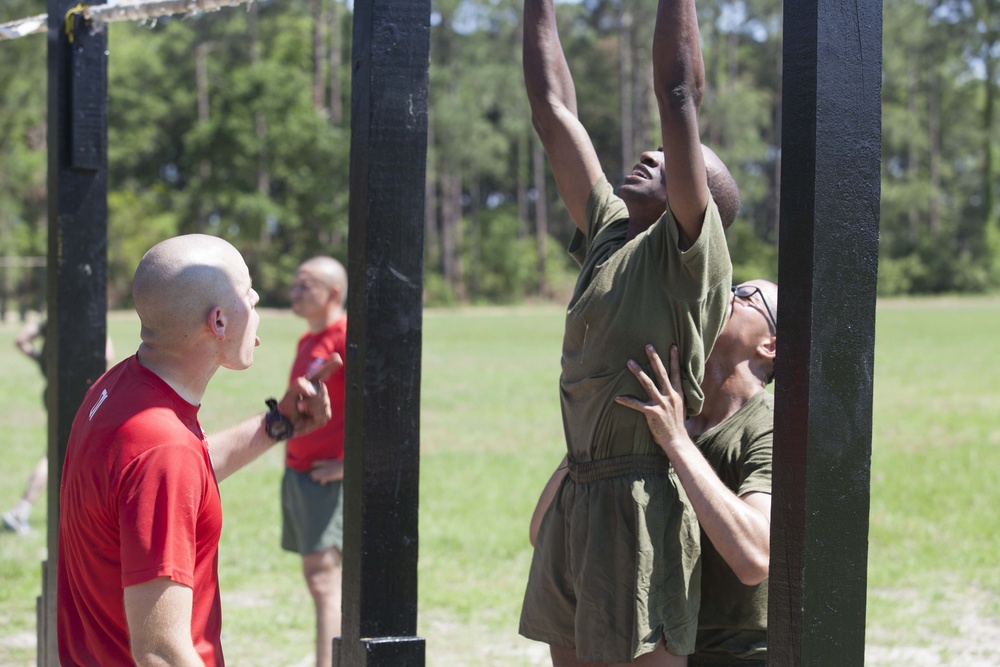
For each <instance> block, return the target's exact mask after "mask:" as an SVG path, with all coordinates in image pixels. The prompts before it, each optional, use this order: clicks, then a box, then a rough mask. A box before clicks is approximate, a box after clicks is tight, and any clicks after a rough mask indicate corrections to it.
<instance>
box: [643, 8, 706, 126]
mask: <svg viewBox="0 0 1000 667" xmlns="http://www.w3.org/2000/svg"><path fill="white" fill-rule="evenodd" d="M653 84H654V91H655V94H656V99H657V101H658V102H659V103H660V107H661V113H662V112H663V107H666V109H667V110H668V111H671V110H673V109H675V108H683V107H684V106H687V105H688V104H691V105H693V106H694V108H695V110H697V107H698V105H700V104H701V97H702V93H703V91H704V87H705V64H704V61H703V59H702V54H701V37H700V34H699V32H698V14H697V11H696V9H695V5H694V0H660V3H659V7H658V8H657V12H656V25H655V27H654V32H653ZM678 102H681V103H683V104H681V106H680V107H678Z"/></svg>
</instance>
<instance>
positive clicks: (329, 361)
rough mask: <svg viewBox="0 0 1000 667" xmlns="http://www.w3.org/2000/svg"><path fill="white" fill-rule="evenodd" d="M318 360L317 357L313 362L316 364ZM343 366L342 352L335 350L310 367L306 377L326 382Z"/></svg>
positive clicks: (311, 380) (312, 380)
mask: <svg viewBox="0 0 1000 667" xmlns="http://www.w3.org/2000/svg"><path fill="white" fill-rule="evenodd" d="M316 361H317V359H314V360H313V363H314V364H315V362H316ZM343 367H344V360H343V359H341V358H340V354H338V353H337V352H334V353H333V354H331V355H330V356H329V357H327V358H326V359H324V360H323V361H322V362H321V363H319V364H318V365H315V366H314V367H310V369H309V372H307V373H306V379H307V380H309V381H310V382H325V381H326V380H327V379H328V378H329V377H330V376H331V375H333V374H334V373H336V372H337V371H339V370H340V369H341V368H343Z"/></svg>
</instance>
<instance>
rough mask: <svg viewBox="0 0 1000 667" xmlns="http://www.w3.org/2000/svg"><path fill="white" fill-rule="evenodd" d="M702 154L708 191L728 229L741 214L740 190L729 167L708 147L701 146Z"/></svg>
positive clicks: (723, 225)
mask: <svg viewBox="0 0 1000 667" xmlns="http://www.w3.org/2000/svg"><path fill="white" fill-rule="evenodd" d="M701 154H702V157H703V158H704V159H705V171H706V172H707V174H708V189H709V191H710V192H711V193H712V199H714V200H715V205H716V206H718V207H719V217H720V218H721V219H722V227H723V228H724V229H728V228H729V225H731V224H733V221H734V220H736V215H737V214H738V213H739V212H740V188H739V186H737V185H736V179H735V178H733V175H732V174H731V173H730V172H729V167H727V166H726V163H725V162H723V161H722V158H720V157H719V156H718V155H716V154H715V151H713V150H712V149H711V148H709V147H708V146H706V145H704V144H702V145H701Z"/></svg>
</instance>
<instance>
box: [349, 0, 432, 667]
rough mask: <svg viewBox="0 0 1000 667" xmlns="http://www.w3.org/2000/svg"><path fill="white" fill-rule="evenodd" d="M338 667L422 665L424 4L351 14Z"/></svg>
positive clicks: (360, 7) (375, 4)
mask: <svg viewBox="0 0 1000 667" xmlns="http://www.w3.org/2000/svg"><path fill="white" fill-rule="evenodd" d="M353 48H354V53H353V68H352V72H353V73H352V81H351V88H352V92H351V194H350V257H349V260H348V271H349V276H350V285H351V291H350V296H349V298H348V304H349V305H348V321H349V325H348V332H347V359H346V360H345V361H346V363H347V406H346V409H347V424H346V435H347V438H346V448H347V449H346V453H345V467H346V470H345V476H344V478H345V479H344V511H345V518H344V595H343V600H344V604H343V606H344V613H343V633H342V634H343V637H342V638H341V639H340V640H339V641H337V642H336V643H335V646H334V656H335V658H334V662H335V664H337V665H343V666H348V665H350V666H361V665H365V666H372V667H375V666H380V667H407V666H415V667H418V666H422V665H423V664H424V640H423V639H421V638H419V637H416V636H415V635H416V629H417V500H418V481H419V473H420V465H419V464H420V437H419V435H420V434H419V429H420V346H421V328H422V323H423V313H422V307H423V306H422V298H423V247H424V244H423V238H424V237H423V234H424V219H423V215H424V203H423V202H424V180H425V169H426V158H427V87H428V74H427V70H428V63H429V53H430V0H413V1H410V2H398V0H364V1H363V2H362V1H356V2H355V4H354V45H353Z"/></svg>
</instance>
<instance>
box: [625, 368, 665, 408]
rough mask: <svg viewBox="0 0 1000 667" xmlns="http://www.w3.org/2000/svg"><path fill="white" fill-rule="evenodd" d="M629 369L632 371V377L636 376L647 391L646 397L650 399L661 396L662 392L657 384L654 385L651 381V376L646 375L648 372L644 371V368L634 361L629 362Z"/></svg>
mask: <svg viewBox="0 0 1000 667" xmlns="http://www.w3.org/2000/svg"><path fill="white" fill-rule="evenodd" d="M628 369H629V370H630V371H632V375H634V376H635V379H636V380H638V381H639V384H641V385H642V388H643V389H645V390H646V395H648V396H649V398H650V399H652V398H654V397H656V396H659V395H660V390H659V389H658V388H657V387H656V385H655V384H653V381H652V380H650V379H649V376H648V375H646V372H645V371H644V370H642V367H641V366H639V364H637V363H636V362H635V360H634V359H629V360H628Z"/></svg>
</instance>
